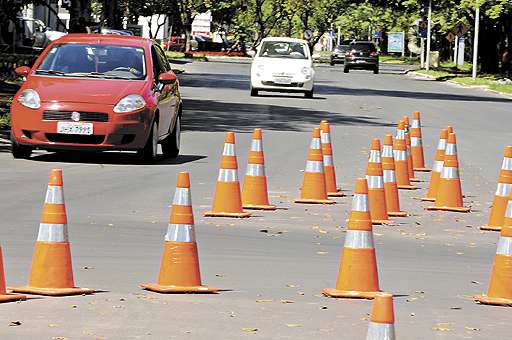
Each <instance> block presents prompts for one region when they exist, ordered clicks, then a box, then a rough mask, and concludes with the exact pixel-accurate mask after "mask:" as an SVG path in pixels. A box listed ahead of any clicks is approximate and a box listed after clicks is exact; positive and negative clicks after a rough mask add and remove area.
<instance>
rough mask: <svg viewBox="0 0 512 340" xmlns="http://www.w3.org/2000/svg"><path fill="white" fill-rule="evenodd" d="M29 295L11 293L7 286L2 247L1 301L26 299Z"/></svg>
mask: <svg viewBox="0 0 512 340" xmlns="http://www.w3.org/2000/svg"><path fill="white" fill-rule="evenodd" d="M26 298H27V297H26V296H25V295H21V294H9V293H7V290H6V288H5V273H4V258H3V256H2V247H0V302H11V301H20V300H25V299H26Z"/></svg>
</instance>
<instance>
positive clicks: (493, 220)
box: [480, 146, 512, 231]
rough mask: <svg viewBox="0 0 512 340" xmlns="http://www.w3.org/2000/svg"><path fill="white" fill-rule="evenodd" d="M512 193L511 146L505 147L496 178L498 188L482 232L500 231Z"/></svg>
mask: <svg viewBox="0 0 512 340" xmlns="http://www.w3.org/2000/svg"><path fill="white" fill-rule="evenodd" d="M511 192H512V146H507V147H505V154H504V156H503V163H502V165H501V170H500V175H499V177H498V188H497V189H496V194H495V195H494V201H493V202H492V207H491V211H490V212H489V221H488V222H487V224H486V225H483V226H481V227H480V229H482V230H492V231H500V230H501V226H502V225H503V220H504V218H505V217H504V216H505V210H506V209H507V203H508V197H509V196H510V193H511Z"/></svg>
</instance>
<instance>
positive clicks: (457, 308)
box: [450, 306, 462, 310]
mask: <svg viewBox="0 0 512 340" xmlns="http://www.w3.org/2000/svg"><path fill="white" fill-rule="evenodd" d="M450 309H453V310H460V309H462V307H457V306H454V307H450Z"/></svg>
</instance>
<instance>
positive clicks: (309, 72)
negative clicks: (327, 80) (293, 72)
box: [300, 66, 311, 76]
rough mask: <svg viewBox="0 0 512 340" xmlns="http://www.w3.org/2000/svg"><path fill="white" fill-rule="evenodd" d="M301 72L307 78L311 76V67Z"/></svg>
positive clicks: (305, 67) (304, 68)
mask: <svg viewBox="0 0 512 340" xmlns="http://www.w3.org/2000/svg"><path fill="white" fill-rule="evenodd" d="M300 72H301V73H302V74H303V75H305V76H310V75H311V67H307V66H304V67H303V68H302V70H300Z"/></svg>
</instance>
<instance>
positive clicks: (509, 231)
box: [474, 195, 512, 306]
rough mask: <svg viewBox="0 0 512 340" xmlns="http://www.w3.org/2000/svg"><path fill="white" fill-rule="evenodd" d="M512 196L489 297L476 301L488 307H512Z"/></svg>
mask: <svg viewBox="0 0 512 340" xmlns="http://www.w3.org/2000/svg"><path fill="white" fill-rule="evenodd" d="M511 264H512V195H511V196H510V197H509V201H508V207H507V210H506V212H505V219H504V220H503V226H502V228H501V235H500V239H499V241H498V247H497V250H496V257H495V258H494V264H493V266H492V273H491V280H490V282H489V288H488V290H487V295H485V294H482V295H477V296H475V297H474V298H475V301H477V302H480V303H483V304H487V305H499V306H512V265H511Z"/></svg>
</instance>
